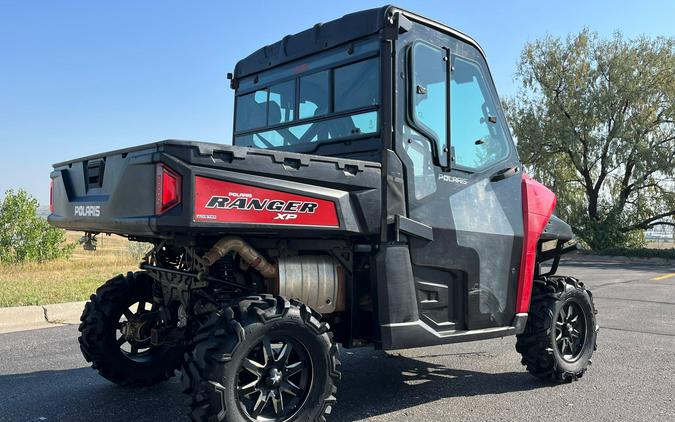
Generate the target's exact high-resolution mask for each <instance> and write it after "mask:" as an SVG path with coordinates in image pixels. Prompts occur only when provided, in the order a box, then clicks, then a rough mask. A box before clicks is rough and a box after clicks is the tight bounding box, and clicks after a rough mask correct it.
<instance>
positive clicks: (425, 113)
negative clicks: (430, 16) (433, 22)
mask: <svg viewBox="0 0 675 422" xmlns="http://www.w3.org/2000/svg"><path fill="white" fill-rule="evenodd" d="M446 57H447V54H446V52H445V50H442V49H440V48H437V47H434V46H431V45H429V44H425V43H422V42H417V43H415V44H413V47H412V56H411V58H412V80H411V89H410V92H411V94H410V95H411V96H412V119H413V121H414V123H415V124H416V126H417V128H418V129H419V130H420V131H422V132H424V133H425V135H427V136H430V137H432V138H433V139H434V141H435V142H436V148H437V150H438V157H444V156H446V145H447V143H446V141H447V123H448V102H447V99H448V97H447V95H448V82H447V62H446ZM441 162H442V163H443V162H444V160H443V159H441Z"/></svg>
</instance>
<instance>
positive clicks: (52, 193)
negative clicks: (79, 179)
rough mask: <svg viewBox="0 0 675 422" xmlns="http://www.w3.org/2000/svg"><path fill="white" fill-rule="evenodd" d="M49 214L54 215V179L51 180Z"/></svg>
mask: <svg viewBox="0 0 675 422" xmlns="http://www.w3.org/2000/svg"><path fill="white" fill-rule="evenodd" d="M49 212H50V213H52V214H54V179H49Z"/></svg>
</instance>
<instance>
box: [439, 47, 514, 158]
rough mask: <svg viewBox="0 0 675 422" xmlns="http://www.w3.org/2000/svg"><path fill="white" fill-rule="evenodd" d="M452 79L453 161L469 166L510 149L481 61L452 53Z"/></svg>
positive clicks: (451, 130)
mask: <svg viewBox="0 0 675 422" xmlns="http://www.w3.org/2000/svg"><path fill="white" fill-rule="evenodd" d="M452 66H453V70H452V81H451V83H450V114H451V116H450V122H451V123H450V142H451V145H452V148H453V153H454V155H453V161H454V163H455V164H456V165H458V166H462V167H466V168H469V169H480V168H483V167H486V166H489V165H491V164H493V163H495V162H497V161H499V160H501V159H503V158H504V157H506V155H507V154H508V152H509V149H508V142H509V141H508V139H507V138H506V135H505V132H504V122H501V121H499V119H498V117H497V116H498V114H497V104H496V103H495V101H494V98H493V96H492V95H491V93H490V91H489V88H488V86H487V83H486V80H485V78H484V76H483V73H482V71H481V68H480V67H479V65H478V64H477V63H475V62H473V61H470V60H466V59H463V58H461V57H457V56H455V57H453V63H452Z"/></svg>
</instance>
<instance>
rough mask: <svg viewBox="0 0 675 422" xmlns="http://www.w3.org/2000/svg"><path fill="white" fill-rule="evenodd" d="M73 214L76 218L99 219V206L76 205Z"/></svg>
mask: <svg viewBox="0 0 675 422" xmlns="http://www.w3.org/2000/svg"><path fill="white" fill-rule="evenodd" d="M74 214H75V216H76V217H100V216H101V206H100V205H76V206H75V211H74Z"/></svg>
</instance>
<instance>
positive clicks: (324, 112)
mask: <svg viewBox="0 0 675 422" xmlns="http://www.w3.org/2000/svg"><path fill="white" fill-rule="evenodd" d="M345 50H346V49H345ZM375 51H377V50H375ZM343 56H346V58H347V60H345V59H344V58H343ZM349 56H350V54H345V52H344V51H340V52H337V53H332V55H322V56H320V57H317V58H316V59H314V60H310V61H307V62H305V63H302V64H300V65H298V64H294V65H293V66H292V67H288V69H287V70H286V71H285V72H284V71H283V69H282V70H281V71H280V70H276V72H274V74H272V71H269V73H270V74H269V75H268V74H266V73H265V72H263V73H261V75H260V76H256V77H255V79H254V81H253V83H251V82H250V81H248V83H247V87H246V88H248V86H250V87H251V88H253V87H255V88H254V89H253V90H251V89H250V88H249V89H246V91H245V92H243V93H239V94H238V95H237V96H236V105H235V107H236V108H235V121H234V143H235V145H240V146H248V147H256V148H281V149H284V148H286V147H290V148H289V149H295V148H292V147H295V146H301V145H303V144H312V143H320V142H326V141H333V140H343V139H346V138H348V139H352V138H359V137H364V136H371V135H373V134H375V133H377V132H378V131H379V111H378V109H379V104H380V80H379V74H380V67H379V63H380V62H379V58H378V57H377V56H375V57H373V52H372V50H371V52H370V53H367V54H360V55H359V56H357V57H353V56H356V54H353V55H351V56H352V57H353V58H350V57H349ZM364 56H365V57H364ZM368 56H370V57H368ZM331 58H332V59H333V60H332V61H333V63H334V64H332V65H331V60H330V59H331ZM317 65H318V66H317ZM317 68H318V69H317ZM289 75H297V76H295V77H293V78H292V79H290V80H289V79H288V76H289ZM273 79H276V80H280V79H281V82H273ZM284 79H285V80H284ZM255 81H258V82H257V83H256V82H255ZM261 82H267V83H266V84H264V85H263V83H261ZM240 88H241V87H240ZM240 91H243V90H241V89H240Z"/></svg>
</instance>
